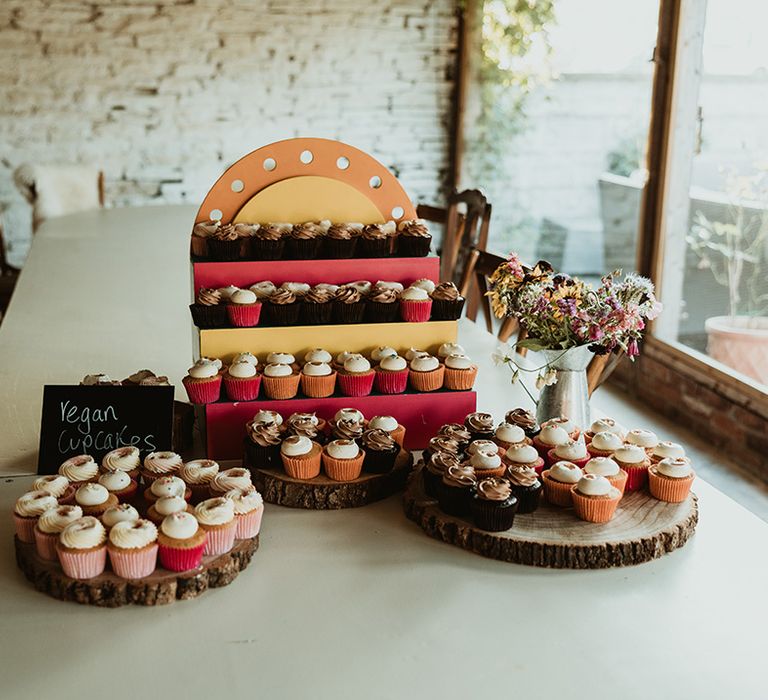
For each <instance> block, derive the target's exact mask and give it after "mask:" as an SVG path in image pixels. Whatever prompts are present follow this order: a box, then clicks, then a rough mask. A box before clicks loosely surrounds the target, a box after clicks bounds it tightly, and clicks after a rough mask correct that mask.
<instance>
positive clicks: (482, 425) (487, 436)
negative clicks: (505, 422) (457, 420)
mask: <svg viewBox="0 0 768 700" xmlns="http://www.w3.org/2000/svg"><path fill="white" fill-rule="evenodd" d="M464 427H465V428H466V429H467V430H468V431H469V434H470V435H471V436H472V439H473V440H493V436H494V434H495V432H496V430H495V428H494V425H493V416H492V415H491V414H490V413H483V412H481V411H475V412H474V413H470V414H469V415H468V416H467V417H466V418H464Z"/></svg>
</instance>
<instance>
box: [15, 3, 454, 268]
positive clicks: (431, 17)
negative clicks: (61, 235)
mask: <svg viewBox="0 0 768 700" xmlns="http://www.w3.org/2000/svg"><path fill="white" fill-rule="evenodd" d="M456 24H457V23H456V17H455V3H454V2H453V0H375V1H374V2H368V3H361V2H358V0H320V1H319V2H305V1H304V0H262V1H259V0H178V1H177V2H172V1H169V0H155V1H153V2H150V1H149V0H89V1H88V2H77V1H75V0H61V1H59V0H4V2H2V3H0V142H2V144H3V149H2V154H0V207H2V206H3V205H4V206H5V207H6V211H5V213H4V220H5V225H6V226H5V227H6V238H7V239H8V242H9V245H10V248H11V256H12V259H13V260H14V261H16V262H18V261H20V260H23V258H24V256H25V254H26V249H27V246H28V242H29V224H28V220H29V212H28V209H27V208H26V207H25V206H23V204H22V203H21V199H20V196H19V195H18V193H17V192H16V190H15V187H14V186H13V182H12V173H13V170H14V168H16V167H17V166H18V165H19V164H21V163H23V162H33V163H46V162H59V163H79V162H87V163H93V164H98V165H99V167H101V168H102V169H103V171H104V173H105V176H106V196H107V204H108V205H109V206H123V205H134V204H154V203H165V202H185V201H190V202H196V201H199V200H200V199H201V198H202V196H203V195H204V194H205V192H206V191H207V189H208V187H209V186H210V185H211V184H212V183H213V181H214V180H215V179H216V178H217V177H218V175H219V174H221V171H222V170H224V169H225V168H226V167H227V166H228V165H230V164H231V163H232V162H233V161H234V160H236V159H237V158H238V157H240V156H241V155H243V154H244V153H247V152H248V151H250V150H252V149H254V148H256V147H258V146H261V145H263V144H265V143H269V142H271V141H274V140H277V139H281V138H287V137H292V136H298V135H302V136H307V135H311V136H323V137H328V138H339V139H342V140H344V141H347V142H349V143H351V144H352V145H355V146H357V147H359V148H362V149H363V150H366V151H368V152H369V153H371V154H372V155H374V156H375V157H377V158H379V159H380V160H381V161H382V162H383V163H384V164H385V165H387V166H389V167H390V168H392V169H393V170H394V172H395V173H396V174H397V175H398V176H399V177H400V178H401V180H402V182H403V185H404V186H405V188H406V190H407V191H408V193H409V194H410V195H411V197H412V199H413V200H414V201H429V202H434V201H439V200H440V199H441V193H442V191H443V187H444V181H445V177H446V172H447V168H448V163H447V160H448V132H449V129H448V126H449V118H450V102H451V92H452V89H453V71H454V62H455V49H456V41H457V32H456ZM9 206H10V208H7V207H9Z"/></svg>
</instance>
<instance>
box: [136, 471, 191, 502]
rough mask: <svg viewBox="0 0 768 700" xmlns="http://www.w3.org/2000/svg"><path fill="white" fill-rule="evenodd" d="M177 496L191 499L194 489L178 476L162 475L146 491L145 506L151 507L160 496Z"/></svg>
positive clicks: (186, 499)
mask: <svg viewBox="0 0 768 700" xmlns="http://www.w3.org/2000/svg"><path fill="white" fill-rule="evenodd" d="M169 496H177V497H178V498H183V499H184V500H185V501H189V499H190V498H191V497H192V489H190V488H189V486H187V485H186V483H185V482H184V480H183V479H181V478H180V477H178V476H161V477H160V478H159V479H155V480H154V481H153V482H152V483H151V484H150V486H149V488H148V489H146V490H145V491H144V502H145V507H147V508H149V506H151V505H152V504H153V503H154V502H155V501H157V500H158V499H159V498H168V497H169Z"/></svg>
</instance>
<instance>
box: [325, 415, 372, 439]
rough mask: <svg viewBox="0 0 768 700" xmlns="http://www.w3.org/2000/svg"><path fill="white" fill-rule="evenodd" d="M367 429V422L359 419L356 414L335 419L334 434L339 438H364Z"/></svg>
mask: <svg viewBox="0 0 768 700" xmlns="http://www.w3.org/2000/svg"><path fill="white" fill-rule="evenodd" d="M364 431H365V422H364V421H363V420H358V419H357V418H356V417H354V416H345V417H342V418H339V419H337V420H335V421H334V424H333V428H332V435H333V437H334V438H335V439H337V440H355V441H360V440H362V439H363V432H364Z"/></svg>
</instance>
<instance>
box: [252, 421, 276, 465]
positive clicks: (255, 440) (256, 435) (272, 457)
mask: <svg viewBox="0 0 768 700" xmlns="http://www.w3.org/2000/svg"><path fill="white" fill-rule="evenodd" d="M245 431H246V437H245V442H244V445H245V455H246V460H247V463H248V465H249V466H251V467H266V468H271V467H274V466H277V465H279V464H280V443H281V442H282V441H283V433H282V431H281V430H280V426H279V425H278V424H277V423H276V422H273V421H269V422H258V421H252V422H250V423H248V424H247V425H246V426H245Z"/></svg>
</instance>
